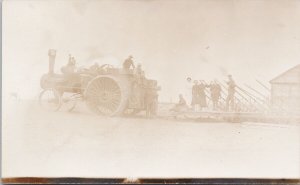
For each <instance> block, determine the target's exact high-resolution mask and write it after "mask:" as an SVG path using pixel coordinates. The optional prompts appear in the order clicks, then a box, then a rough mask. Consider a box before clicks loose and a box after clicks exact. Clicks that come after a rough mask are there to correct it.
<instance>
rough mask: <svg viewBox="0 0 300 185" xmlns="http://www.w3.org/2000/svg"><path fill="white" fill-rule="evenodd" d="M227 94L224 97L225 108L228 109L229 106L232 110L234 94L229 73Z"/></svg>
mask: <svg viewBox="0 0 300 185" xmlns="http://www.w3.org/2000/svg"><path fill="white" fill-rule="evenodd" d="M228 79H229V80H228V81H227V85H228V96H227V98H226V110H227V111H229V107H231V110H234V94H235V86H236V84H235V82H234V80H233V79H232V76H231V75H228Z"/></svg>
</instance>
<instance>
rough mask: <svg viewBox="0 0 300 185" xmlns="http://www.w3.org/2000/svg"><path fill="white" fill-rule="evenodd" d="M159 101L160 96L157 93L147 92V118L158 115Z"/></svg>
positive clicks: (149, 90) (148, 90)
mask: <svg viewBox="0 0 300 185" xmlns="http://www.w3.org/2000/svg"><path fill="white" fill-rule="evenodd" d="M157 99H158V94H157V92H156V91H154V90H151V89H147V90H146V92H145V108H146V116H147V117H150V116H153V115H156V112H157V104H158V102H157Z"/></svg>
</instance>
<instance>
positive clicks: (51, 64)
mask: <svg viewBox="0 0 300 185" xmlns="http://www.w3.org/2000/svg"><path fill="white" fill-rule="evenodd" d="M48 56H49V72H48V73H49V74H53V73H54V64H55V56H56V50H54V49H49V51H48Z"/></svg>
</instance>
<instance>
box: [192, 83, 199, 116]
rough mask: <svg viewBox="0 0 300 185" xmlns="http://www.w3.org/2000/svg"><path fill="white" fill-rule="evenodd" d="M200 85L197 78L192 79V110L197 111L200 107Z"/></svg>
mask: <svg viewBox="0 0 300 185" xmlns="http://www.w3.org/2000/svg"><path fill="white" fill-rule="evenodd" d="M200 91H201V89H200V86H199V84H198V81H197V80H194V85H193V87H192V103H191V105H192V108H193V111H198V110H199V108H200V104H201V99H200Z"/></svg>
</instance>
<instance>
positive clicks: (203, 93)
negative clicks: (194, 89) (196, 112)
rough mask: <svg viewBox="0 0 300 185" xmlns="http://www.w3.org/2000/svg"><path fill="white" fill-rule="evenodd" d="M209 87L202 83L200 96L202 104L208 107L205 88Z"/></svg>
mask: <svg viewBox="0 0 300 185" xmlns="http://www.w3.org/2000/svg"><path fill="white" fill-rule="evenodd" d="M206 87H208V86H207V85H204V84H200V85H199V97H200V106H201V107H202V108H203V107H207V102H206V94H205V88H206Z"/></svg>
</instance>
